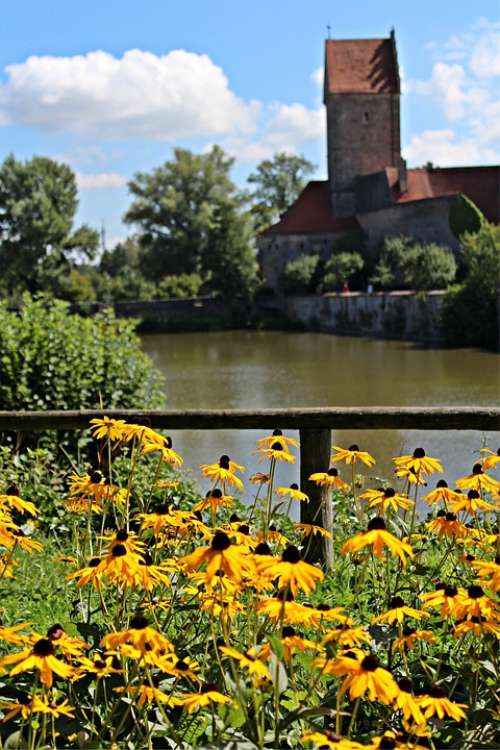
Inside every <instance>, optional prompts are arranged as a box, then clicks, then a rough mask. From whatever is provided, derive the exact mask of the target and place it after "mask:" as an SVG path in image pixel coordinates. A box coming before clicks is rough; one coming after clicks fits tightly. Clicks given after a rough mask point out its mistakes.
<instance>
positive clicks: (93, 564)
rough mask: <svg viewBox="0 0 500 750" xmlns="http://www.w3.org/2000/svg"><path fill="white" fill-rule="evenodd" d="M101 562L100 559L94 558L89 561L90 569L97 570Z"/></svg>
mask: <svg viewBox="0 0 500 750" xmlns="http://www.w3.org/2000/svg"><path fill="white" fill-rule="evenodd" d="M100 562H101V558H100V557H93V558H92V560H89V568H97V566H98V565H99V563H100Z"/></svg>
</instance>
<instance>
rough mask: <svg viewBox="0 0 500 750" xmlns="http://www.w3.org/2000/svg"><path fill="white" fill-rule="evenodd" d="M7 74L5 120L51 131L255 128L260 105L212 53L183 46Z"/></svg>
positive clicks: (47, 59)
mask: <svg viewBox="0 0 500 750" xmlns="http://www.w3.org/2000/svg"><path fill="white" fill-rule="evenodd" d="M5 73H6V76H7V80H6V81H5V83H3V84H2V85H0V118H1V120H2V121H3V122H4V123H7V122H9V123H19V124H23V125H30V126H33V127H37V128H40V129H42V130H46V131H54V132H58V131H59V132H60V131H65V132H72V133H78V134H82V135H93V136H98V137H110V138H117V137H118V138H119V137H121V138H127V137H133V136H141V137H145V138H155V139H165V140H173V139H179V138H187V137H194V136H206V135H210V134H226V133H231V132H235V131H236V132H238V131H241V132H248V131H252V130H253V129H254V127H255V122H256V119H257V117H258V114H259V111H260V105H259V103H258V102H254V101H250V102H247V101H244V100H243V99H241V98H240V97H238V96H237V95H236V94H235V93H234V92H233V91H231V89H230V87H229V82H228V80H227V77H226V76H225V74H224V72H223V70H222V69H221V68H220V67H218V66H217V65H215V64H214V63H213V62H212V60H211V59H210V57H208V55H198V54H194V53H192V52H186V51H184V50H173V51H172V52H169V53H168V54H165V55H155V54H152V53H151V52H144V51H141V50H138V49H133V50H129V51H128V52H125V54H124V55H123V57H121V58H116V57H113V55H110V54H109V53H107V52H102V51H95V52H89V53H88V54H86V55H75V56H73V57H51V56H44V57H36V56H33V57H29V58H28V59H27V60H26V61H25V62H23V63H17V64H15V65H8V66H7V67H6V68H5Z"/></svg>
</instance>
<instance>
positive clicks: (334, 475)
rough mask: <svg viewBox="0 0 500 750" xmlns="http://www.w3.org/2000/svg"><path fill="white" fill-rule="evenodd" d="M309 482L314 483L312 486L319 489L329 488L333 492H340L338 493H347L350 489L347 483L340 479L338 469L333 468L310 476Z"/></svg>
mask: <svg viewBox="0 0 500 750" xmlns="http://www.w3.org/2000/svg"><path fill="white" fill-rule="evenodd" d="M309 480H310V481H311V482H314V484H317V485H319V487H331V488H332V489H334V490H340V492H349V490H350V489H351V488H350V487H349V485H348V484H347V482H344V480H343V479H341V478H340V476H339V472H338V469H335V468H330V469H328V471H318V472H316V473H315V474H311V476H310V477H309Z"/></svg>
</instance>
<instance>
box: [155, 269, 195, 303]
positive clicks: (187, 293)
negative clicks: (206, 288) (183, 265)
mask: <svg viewBox="0 0 500 750" xmlns="http://www.w3.org/2000/svg"><path fill="white" fill-rule="evenodd" d="M202 286H203V279H202V278H201V276H200V274H199V273H178V274H172V275H170V276H164V277H163V278H162V279H161V280H160V282H159V283H158V286H157V287H156V297H157V298H158V299H186V298H188V297H196V296H197V295H198V294H199V293H200V289H201V288H202Z"/></svg>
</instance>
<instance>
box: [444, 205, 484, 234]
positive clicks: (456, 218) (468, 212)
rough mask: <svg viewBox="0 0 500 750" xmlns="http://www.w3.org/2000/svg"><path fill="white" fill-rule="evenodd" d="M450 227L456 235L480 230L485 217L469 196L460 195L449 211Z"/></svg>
mask: <svg viewBox="0 0 500 750" xmlns="http://www.w3.org/2000/svg"><path fill="white" fill-rule="evenodd" d="M448 220H449V223H450V229H451V231H452V232H453V234H454V235H455V237H458V239H460V237H461V236H462V235H463V234H475V233H476V232H479V230H480V229H481V226H482V225H483V224H484V222H485V218H484V216H483V214H482V213H481V211H480V210H479V209H478V207H477V206H476V205H475V203H473V202H472V201H471V200H469V198H467V196H465V195H459V196H458V197H457V198H456V200H454V201H453V203H452V204H451V206H450V210H449V213H448Z"/></svg>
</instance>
